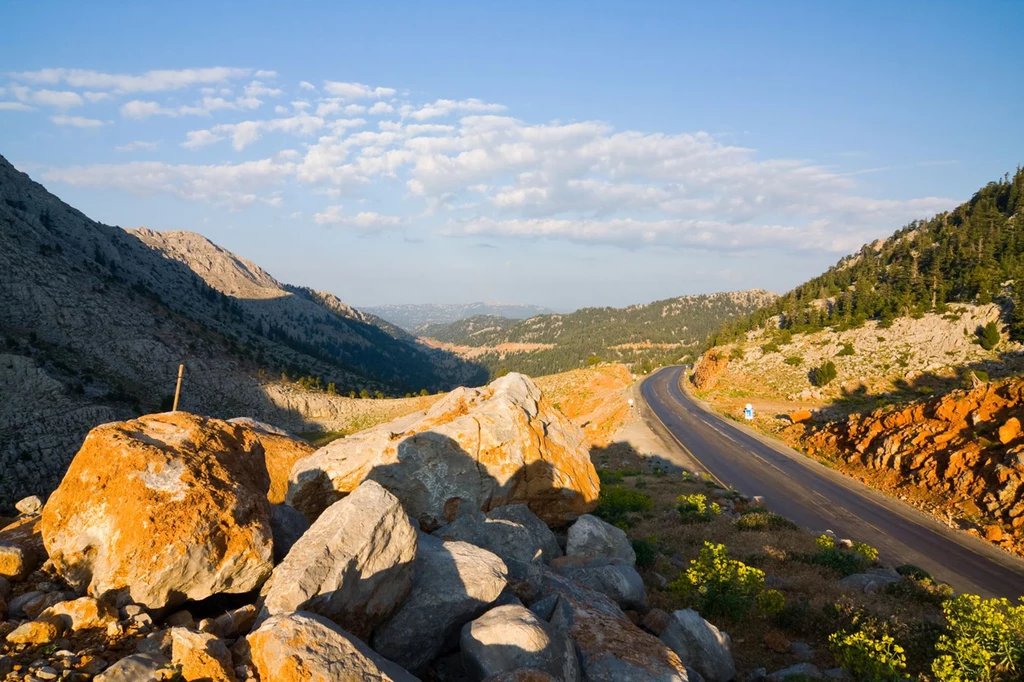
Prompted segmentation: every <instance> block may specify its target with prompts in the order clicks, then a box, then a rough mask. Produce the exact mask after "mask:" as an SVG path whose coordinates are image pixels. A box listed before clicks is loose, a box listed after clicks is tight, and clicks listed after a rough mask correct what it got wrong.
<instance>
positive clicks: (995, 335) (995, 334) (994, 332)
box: [978, 322, 1002, 350]
mask: <svg viewBox="0 0 1024 682" xmlns="http://www.w3.org/2000/svg"><path fill="white" fill-rule="evenodd" d="M1000 340H1002V337H1001V336H1000V334H999V326H998V325H997V324H996V323H995V322H989V323H988V324H986V325H985V326H984V327H978V344H979V345H980V346H981V347H982V348H984V349H985V350H992V349H993V348H995V347H996V346H998V345H999V341H1000Z"/></svg>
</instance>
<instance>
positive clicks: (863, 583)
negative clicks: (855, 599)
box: [838, 572, 900, 594]
mask: <svg viewBox="0 0 1024 682" xmlns="http://www.w3.org/2000/svg"><path fill="white" fill-rule="evenodd" d="M899 580H900V576H899V575H898V574H896V573H895V572H894V573H892V574H889V573H882V572H877V573H873V572H868V573H854V574H853V575H848V576H846V577H845V578H843V579H842V580H840V581H839V583H838V584H839V587H841V588H842V589H844V590H849V591H851V592H863V593H865V594H874V593H876V592H878V591H879V590H882V589H884V588H885V587H886V586H888V585H891V584H892V583H896V582H899Z"/></svg>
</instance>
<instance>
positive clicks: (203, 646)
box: [171, 627, 237, 682]
mask: <svg viewBox="0 0 1024 682" xmlns="http://www.w3.org/2000/svg"><path fill="white" fill-rule="evenodd" d="M171 664H172V665H174V666H176V667H177V668H178V669H179V670H180V671H181V676H182V677H183V678H184V679H186V680H202V681H203V682H237V678H236V677H235V671H234V666H233V664H232V661H231V652H230V651H228V647H227V645H225V644H224V642H223V641H222V640H220V639H218V638H217V637H215V636H213V635H211V634H209V633H206V632H195V631H193V630H189V629H187V628H181V627H178V628H171Z"/></svg>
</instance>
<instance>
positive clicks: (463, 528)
mask: <svg viewBox="0 0 1024 682" xmlns="http://www.w3.org/2000/svg"><path fill="white" fill-rule="evenodd" d="M434 535H436V536H437V537H440V538H445V539H447V540H462V541H463V542H468V543H470V544H473V545H476V546H477V547H483V548H484V549H486V550H489V551H491V552H494V553H495V554H497V555H498V556H499V557H501V559H502V560H503V561H505V562H510V561H519V562H523V563H532V562H540V563H547V562H549V561H551V560H552V559H554V558H556V557H560V556H562V549H561V548H560V547H559V546H558V540H557V539H556V538H555V534H554V533H552V532H551V530H550V529H549V528H548V527H547V525H545V523H544V522H543V521H541V520H540V518H539V517H538V516H537V515H536V514H534V513H533V512H532V511H530V508H529V507H528V506H527V505H525V504H509V505H506V506H504V507H498V508H497V509H492V510H491V511H489V512H487V513H486V514H484V513H482V512H473V513H472V514H468V515H466V516H463V517H461V518H459V519H456V520H455V521H453V522H452V523H449V524H448V525H446V526H442V527H441V528H438V529H437V530H436V531H434Z"/></svg>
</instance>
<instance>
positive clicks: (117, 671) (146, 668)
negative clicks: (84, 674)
mask: <svg viewBox="0 0 1024 682" xmlns="http://www.w3.org/2000/svg"><path fill="white" fill-rule="evenodd" d="M170 663H171V661H170V659H168V658H167V657H166V656H163V655H161V654H156V653H151V654H133V655H131V656H128V657H127V658H122V659H121V660H120V661H118V662H117V663H114V664H113V665H112V666H110V667H109V668H107V669H106V671H105V672H104V673H103V674H102V675H97V676H96V677H95V678H93V679H94V680H95V682H157V681H158V680H162V679H163V673H162V672H161V671H164V670H165V669H166V668H167V666H168V665H170Z"/></svg>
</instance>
